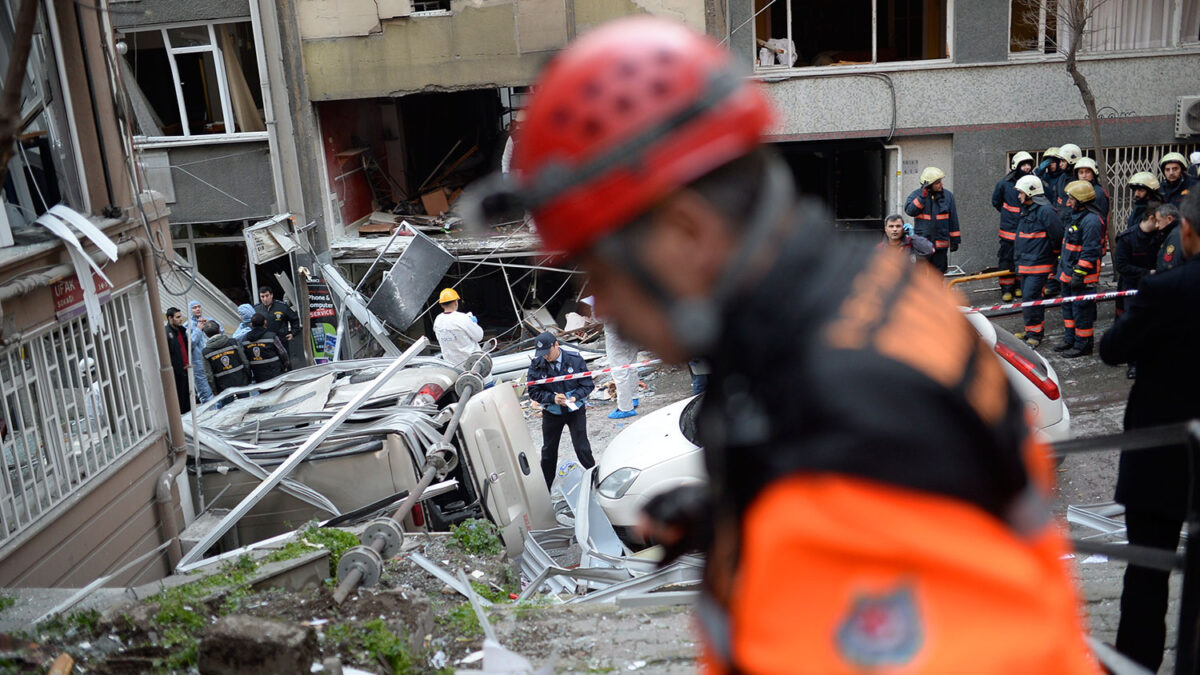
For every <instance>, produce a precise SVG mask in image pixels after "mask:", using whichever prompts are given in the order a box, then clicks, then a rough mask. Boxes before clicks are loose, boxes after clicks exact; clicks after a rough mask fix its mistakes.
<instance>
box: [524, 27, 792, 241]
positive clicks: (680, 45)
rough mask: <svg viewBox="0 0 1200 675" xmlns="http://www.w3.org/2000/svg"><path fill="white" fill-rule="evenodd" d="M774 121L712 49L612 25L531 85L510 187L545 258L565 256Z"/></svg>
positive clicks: (672, 35)
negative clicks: (534, 225) (532, 224)
mask: <svg viewBox="0 0 1200 675" xmlns="http://www.w3.org/2000/svg"><path fill="white" fill-rule="evenodd" d="M773 118H774V114H773V112H772V110H771V107H770V105H769V104H768V102H767V99H766V96H765V95H764V94H763V92H762V91H761V89H760V88H759V86H758V84H757V83H755V82H753V81H751V80H748V79H746V78H745V77H743V76H742V74H741V73H739V72H737V69H735V68H734V66H733V61H732V59H731V57H730V54H729V52H728V51H726V50H725V49H724V48H722V47H721V46H720V45H718V44H716V43H715V42H714V41H712V40H710V39H709V38H707V37H705V36H702V35H699V34H697V33H695V32H693V31H692V30H690V29H689V28H687V27H685V26H683V25H680V24H678V23H675V22H672V21H668V20H665V19H659V18H654V17H647V16H640V17H632V18H626V19H620V20H616V21H613V22H610V23H608V24H605V25H604V26H602V27H600V28H598V29H596V30H595V31H593V32H591V33H589V34H588V35H586V36H584V37H583V38H581V39H580V40H578V41H576V42H574V43H572V44H571V45H570V46H568V47H567V48H566V49H565V50H563V51H562V53H560V54H559V55H558V56H557V57H556V58H555V59H554V60H553V61H552V62H551V64H550V65H549V66H548V67H547V68H546V71H545V72H544V73H543V75H542V77H541V79H540V80H539V81H538V83H537V85H536V87H535V89H534V94H533V96H532V98H531V100H530V102H529V105H528V107H527V108H526V110H525V121H524V122H523V123H522V125H521V127H520V129H519V131H518V132H517V137H516V138H515V142H514V150H513V162H512V167H513V173H514V174H515V177H516V183H517V184H516V186H515V187H516V189H517V192H518V194H519V195H520V197H521V199H522V201H523V202H524V204H525V206H526V207H527V208H528V209H529V210H530V211H531V212H532V213H533V216H534V219H535V221H536V222H537V230H538V234H539V235H541V238H542V243H543V246H544V248H545V250H547V251H554V252H560V253H564V254H565V255H567V256H573V255H575V254H578V253H580V252H581V251H583V250H584V249H586V248H588V247H589V246H591V245H592V244H594V243H595V242H596V241H597V240H599V239H600V238H602V237H603V236H605V235H607V234H609V233H611V232H613V231H615V230H617V229H619V228H620V227H621V226H623V225H625V224H626V223H628V222H629V221H630V220H631V219H633V218H634V217H636V216H637V215H639V214H640V213H642V212H644V211H645V210H646V209H647V208H648V207H649V206H650V205H651V204H653V203H654V202H655V201H656V200H658V199H661V198H662V197H663V196H665V195H666V194H668V193H669V192H671V191H672V190H674V189H676V188H679V187H681V186H683V185H686V184H687V183H689V182H691V181H693V180H695V179H697V178H699V177H700V176H702V175H704V174H705V173H708V172H709V171H712V170H713V169H715V168H717V167H719V166H721V165H722V164H725V163H727V162H729V161H731V160H733V159H736V158H737V157H740V156H742V155H744V154H746V153H747V152H749V151H751V150H752V149H753V148H754V147H756V146H757V145H758V144H759V143H760V142H761V140H762V135H763V133H764V131H765V130H766V129H767V127H768V126H769V125H770V124H771V123H772V121H773Z"/></svg>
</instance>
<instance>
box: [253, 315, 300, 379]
mask: <svg viewBox="0 0 1200 675" xmlns="http://www.w3.org/2000/svg"><path fill="white" fill-rule="evenodd" d="M242 349H243V350H245V352H246V358H247V359H248V360H249V362H250V375H251V376H252V377H253V378H254V381H255V382H256V383H257V384H262V383H263V382H266V381H267V380H270V379H273V378H276V377H279V376H280V375H282V374H284V373H285V372H287V371H289V370H291V367H290V365H291V364H290V362H289V359H288V353H287V348H286V347H284V345H283V341H282V340H280V339H279V336H278V335H275V334H274V333H272V332H271V331H269V330H267V317H265V316H263V315H262V314H255V315H254V316H253V317H251V319H250V332H249V333H246V334H245V335H244V336H242Z"/></svg>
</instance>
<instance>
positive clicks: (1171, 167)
mask: <svg viewBox="0 0 1200 675" xmlns="http://www.w3.org/2000/svg"><path fill="white" fill-rule="evenodd" d="M1158 166H1159V168H1160V169H1162V174H1163V179H1162V186H1161V188H1160V191H1161V192H1162V196H1163V201H1165V202H1166V203H1168V204H1174V205H1176V206H1178V205H1179V204H1180V203H1181V202H1182V201H1183V198H1184V197H1185V196H1187V194H1188V192H1189V191H1190V190H1191V189H1192V187H1193V186H1194V185H1195V183H1196V179H1195V178H1192V177H1191V176H1189V175H1188V172H1187V160H1186V159H1184V157H1183V154H1182V153H1178V152H1168V153H1167V154H1165V155H1163V158H1162V160H1161V161H1160V162H1159V163H1158Z"/></svg>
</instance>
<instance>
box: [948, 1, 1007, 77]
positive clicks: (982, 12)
mask: <svg viewBox="0 0 1200 675" xmlns="http://www.w3.org/2000/svg"><path fill="white" fill-rule="evenodd" d="M1010 4H1011V0H967V1H966V2H962V1H961V0H960V1H959V2H956V3H954V45H953V51H951V52H950V56H951V57H952V58H953V59H954V62H955V63H988V62H995V61H1003V60H1005V59H1007V58H1008V25H1009V5H1010Z"/></svg>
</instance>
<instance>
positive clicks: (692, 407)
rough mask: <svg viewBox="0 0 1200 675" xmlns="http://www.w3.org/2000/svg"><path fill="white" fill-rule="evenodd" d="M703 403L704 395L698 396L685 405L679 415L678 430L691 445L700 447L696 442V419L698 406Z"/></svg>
mask: <svg viewBox="0 0 1200 675" xmlns="http://www.w3.org/2000/svg"><path fill="white" fill-rule="evenodd" d="M703 401H704V394H700V395H699V396H697V397H696V398H694V399H692V400H691V402H690V403H688V404H687V405H685V406H684V407H683V412H682V413H680V414H679V430H680V431H681V432H683V437H684V438H686V439H688V442H689V443H691V444H692V445H700V444H699V443H697V442H696V417H697V416H698V415H699V414H700V404H701V403H702V402H703Z"/></svg>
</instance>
